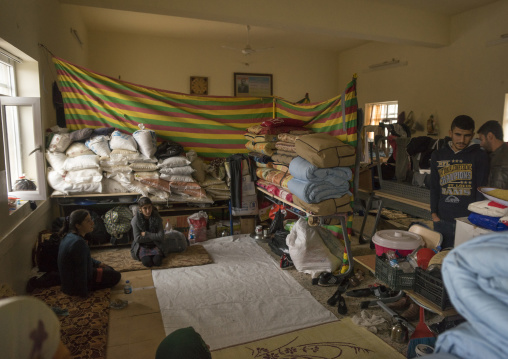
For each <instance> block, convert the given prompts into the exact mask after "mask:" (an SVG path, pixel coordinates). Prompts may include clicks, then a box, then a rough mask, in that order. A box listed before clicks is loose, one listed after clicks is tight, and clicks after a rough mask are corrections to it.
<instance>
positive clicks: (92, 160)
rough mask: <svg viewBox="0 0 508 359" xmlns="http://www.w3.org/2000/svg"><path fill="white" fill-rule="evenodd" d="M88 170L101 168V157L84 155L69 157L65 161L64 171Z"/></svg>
mask: <svg viewBox="0 0 508 359" xmlns="http://www.w3.org/2000/svg"><path fill="white" fill-rule="evenodd" d="M90 152H91V151H90ZM87 168H100V166H99V156H97V155H84V156H78V157H69V158H67V159H66V160H65V163H64V170H66V171H76V170H84V169H87Z"/></svg>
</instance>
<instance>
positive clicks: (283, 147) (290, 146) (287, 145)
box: [275, 141, 296, 153]
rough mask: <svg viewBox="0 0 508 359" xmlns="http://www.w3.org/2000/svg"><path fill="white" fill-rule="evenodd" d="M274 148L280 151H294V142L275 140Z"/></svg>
mask: <svg viewBox="0 0 508 359" xmlns="http://www.w3.org/2000/svg"><path fill="white" fill-rule="evenodd" d="M275 148H276V149H277V150H280V151H286V152H295V153H296V150H295V144H294V143H292V142H282V141H278V142H275Z"/></svg>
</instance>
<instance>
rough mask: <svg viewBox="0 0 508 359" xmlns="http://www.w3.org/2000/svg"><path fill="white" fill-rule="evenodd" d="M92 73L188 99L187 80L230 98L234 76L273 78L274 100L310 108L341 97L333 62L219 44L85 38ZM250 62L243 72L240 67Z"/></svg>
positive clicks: (317, 55)
mask: <svg viewBox="0 0 508 359" xmlns="http://www.w3.org/2000/svg"><path fill="white" fill-rule="evenodd" d="M88 38H89V42H90V46H89V58H88V64H89V68H90V69H91V70H93V71H96V72H99V73H102V74H104V75H108V76H111V77H115V78H118V76H121V79H122V80H125V81H129V82H134V83H137V84H140V85H146V86H151V87H156V88H160V89H165V90H170V91H176V92H183V93H189V77H190V76H207V77H208V80H209V94H210V95H219V96H233V95H234V89H233V73H234V72H251V73H263V74H272V75H273V94H274V95H275V96H279V97H282V98H284V99H287V100H289V101H298V100H300V99H302V98H303V97H304V96H305V93H306V92H308V93H309V96H310V99H311V101H312V102H318V101H324V100H327V99H329V98H332V97H335V96H336V95H338V94H339V93H340V92H342V90H343V87H345V85H346V84H347V82H349V80H350V79H349V80H348V81H347V82H345V83H342V84H338V83H337V76H338V68H337V56H336V55H334V54H333V53H330V52H326V51H321V52H315V51H314V52H312V51H309V50H305V49H298V48H274V49H271V50H266V51H263V52H259V53H257V54H254V55H249V56H243V55H242V54H240V52H239V51H238V52H236V51H233V50H228V49H223V48H221V43H210V42H204V41H200V40H198V39H196V40H194V41H183V40H178V39H171V38H162V37H153V36H142V35H132V34H121V33H102V32H101V33H99V32H94V31H91V32H90V33H89V35H88ZM247 61H248V62H250V63H251V64H250V65H249V66H245V65H244V64H243V62H247Z"/></svg>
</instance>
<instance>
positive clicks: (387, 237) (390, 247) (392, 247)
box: [372, 229, 424, 256]
mask: <svg viewBox="0 0 508 359" xmlns="http://www.w3.org/2000/svg"><path fill="white" fill-rule="evenodd" d="M372 242H374V245H375V246H376V255H378V256H381V255H382V254H383V253H386V252H388V251H398V252H399V253H400V255H401V256H407V255H408V254H411V252H412V251H413V250H415V249H416V248H418V247H419V246H423V245H424V242H423V238H422V236H420V235H419V234H416V233H412V232H408V231H401V230H398V229H385V230H382V231H377V232H376V233H375V234H374V236H373V237H372Z"/></svg>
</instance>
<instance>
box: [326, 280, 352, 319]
mask: <svg viewBox="0 0 508 359" xmlns="http://www.w3.org/2000/svg"><path fill="white" fill-rule="evenodd" d="M348 287H349V279H348V278H346V277H344V278H342V280H341V281H340V283H339V286H338V288H337V290H336V291H335V293H334V294H333V295H332V296H331V297H330V298H328V300H327V301H326V303H327V304H328V305H331V306H335V305H337V312H338V313H339V314H342V315H346V314H347V305H346V300H345V299H344V297H343V296H342V294H344V293H345V292H346V290H347V288H348Z"/></svg>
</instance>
